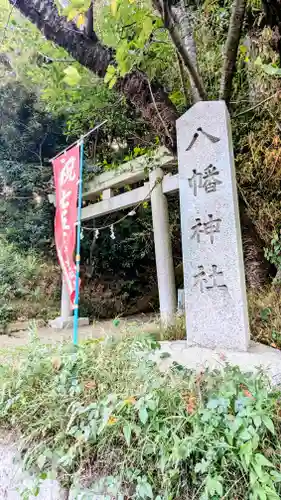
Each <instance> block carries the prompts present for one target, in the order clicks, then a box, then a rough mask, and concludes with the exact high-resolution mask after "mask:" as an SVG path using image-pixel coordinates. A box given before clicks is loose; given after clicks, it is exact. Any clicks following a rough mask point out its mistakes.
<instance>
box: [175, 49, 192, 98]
mask: <svg viewBox="0 0 281 500" xmlns="http://www.w3.org/2000/svg"><path fill="white" fill-rule="evenodd" d="M177 58H178V63H179V73H180V79H181V86H182V91H183V93H184V97H185V104H186V105H187V106H188V104H189V94H188V90H187V88H186V83H185V80H186V78H185V74H184V66H183V62H182V58H181V56H180V55H179V53H178V52H177Z"/></svg>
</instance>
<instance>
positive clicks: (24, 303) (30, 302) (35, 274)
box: [0, 238, 59, 330]
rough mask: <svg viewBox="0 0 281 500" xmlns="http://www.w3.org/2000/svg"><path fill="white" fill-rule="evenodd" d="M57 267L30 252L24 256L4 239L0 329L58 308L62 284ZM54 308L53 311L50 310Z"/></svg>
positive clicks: (0, 269)
mask: <svg viewBox="0 0 281 500" xmlns="http://www.w3.org/2000/svg"><path fill="white" fill-rule="evenodd" d="M56 274H58V276H59V273H55V272H54V266H53V265H51V264H49V265H48V264H46V263H43V262H42V261H41V260H40V258H39V257H38V256H37V255H36V254H35V253H33V252H32V251H30V252H29V253H28V254H25V253H22V252H20V251H19V250H18V248H16V247H15V246H14V245H12V244H9V243H7V242H6V240H5V239H4V238H0V276H1V281H0V327H2V330H3V329H4V330H5V329H6V327H7V326H8V324H9V323H10V322H11V321H13V320H16V319H20V318H21V319H28V318H32V317H33V318H34V317H38V316H39V317H41V318H44V316H46V315H48V314H50V310H52V308H53V309H54V308H56V307H57V308H58V305H59V304H58V300H57V299H58V293H59V286H58V285H59V284H58V280H57V279H56V278H55V276H56ZM48 308H50V310H48Z"/></svg>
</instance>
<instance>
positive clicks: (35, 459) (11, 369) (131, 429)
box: [0, 335, 281, 500]
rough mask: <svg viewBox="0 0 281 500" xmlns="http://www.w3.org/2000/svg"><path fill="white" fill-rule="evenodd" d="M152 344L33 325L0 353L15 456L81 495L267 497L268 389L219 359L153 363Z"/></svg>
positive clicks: (276, 463) (276, 477) (2, 394)
mask: <svg viewBox="0 0 281 500" xmlns="http://www.w3.org/2000/svg"><path fill="white" fill-rule="evenodd" d="M158 347H159V345H158V343H157V342H156V341H155V340H154V339H153V337H150V336H148V335H146V336H145V337H137V338H132V337H123V338H120V339H112V338H107V339H106V340H104V341H99V340H95V341H86V342H84V343H83V344H82V345H81V346H80V347H79V348H78V349H73V347H72V346H69V345H66V344H60V345H57V346H46V345H42V344H40V343H39V341H38V339H37V338H36V336H35V337H33V338H32V340H31V343H30V344H29V345H28V346H27V347H26V348H25V349H23V350H22V351H21V353H20V356H19V357H17V362H16V363H13V364H8V365H1V367H0V370H1V377H0V424H1V425H2V426H6V427H7V428H12V429H13V430H16V431H18V432H19V433H20V434H21V435H22V455H23V459H24V464H25V467H26V468H27V469H31V470H33V471H34V472H35V473H36V476H37V479H38V481H43V480H44V479H45V478H46V477H48V476H49V475H51V476H52V477H53V476H54V474H55V475H56V477H58V478H59V480H60V481H61V482H62V484H63V485H66V486H67V487H70V486H71V484H72V485H73V484H74V486H73V487H74V488H75V491H76V493H77V497H78V494H80V493H81V494H83V495H84V496H82V498H95V495H98V494H103V495H104V498H107V497H106V495H111V498H120V499H125V498H128V499H130V498H132V499H138V500H142V499H148V498H152V499H155V500H156V499H157V500H171V499H183V498H184V499H190V500H192V499H198V500H199V499H200V500H206V499H210V500H218V499H222V498H224V499H227V498H228V499H236V500H240V499H251V500H258V499H262V500H264V499H265V500H267V499H268V500H271V499H279V498H280V495H281V489H280V486H279V484H280V483H279V482H280V480H281V474H280V459H279V457H280V453H281V435H280V433H279V427H280V414H279V412H280V410H279V393H278V392H272V391H271V390H270V387H269V384H268V381H267V379H266V378H265V377H264V376H263V375H262V374H257V375H255V376H253V375H251V374H242V373H241V372H240V371H239V370H238V369H237V368H230V367H227V366H226V368H225V370H224V371H217V372H214V373H212V374H211V373H209V372H208V371H206V372H204V373H201V374H199V375H198V374H197V375H196V374H194V373H190V372H188V371H186V370H185V369H184V368H183V367H181V366H179V365H174V366H173V367H172V369H170V370H169V371H167V372H165V373H160V372H159V370H158V368H157V366H156V365H155V363H154V362H153V352H154V350H155V349H157V348H158ZM109 498H110V496H109Z"/></svg>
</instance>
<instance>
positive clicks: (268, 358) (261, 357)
mask: <svg viewBox="0 0 281 500" xmlns="http://www.w3.org/2000/svg"><path fill="white" fill-rule="evenodd" d="M164 353H168V354H169V356H168V357H165V356H163V354H164ZM161 355H162V356H163V357H161ZM155 356H156V359H157V362H158V364H159V366H160V369H161V370H165V369H167V368H168V367H169V366H170V365H171V364H172V363H173V362H176V363H179V364H181V365H183V366H186V367H187V368H189V369H191V370H195V371H197V372H199V371H203V370H204V369H206V368H210V369H211V370H212V369H222V368H223V367H225V366H226V363H229V364H230V365H234V366H239V367H240V368H241V370H242V371H244V372H255V371H258V369H259V368H262V369H263V370H264V371H265V372H266V373H267V374H268V376H269V377H270V379H271V380H272V383H273V384H274V385H275V384H280V383H281V352H280V351H279V350H277V349H273V348H272V347H268V346H265V345H263V344H257V343H255V342H251V343H250V347H249V350H248V351H247V352H238V351H228V350H223V349H221V350H218V349H216V350H212V349H206V348H204V347H198V346H194V345H193V346H189V345H188V344H187V342H186V341H184V340H183V341H182V340H180V341H174V342H161V350H160V351H158V352H156V354H155Z"/></svg>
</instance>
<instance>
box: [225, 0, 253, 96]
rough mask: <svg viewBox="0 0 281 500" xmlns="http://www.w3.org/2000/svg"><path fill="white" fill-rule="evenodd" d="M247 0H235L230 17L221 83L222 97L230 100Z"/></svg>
mask: <svg viewBox="0 0 281 500" xmlns="http://www.w3.org/2000/svg"><path fill="white" fill-rule="evenodd" d="M246 4H247V0H234V3H233V6H232V12H231V17H230V23H229V29H228V35H227V40H226V44H225V56H224V65H223V69H222V77H221V84H220V96H219V97H220V99H223V100H224V101H226V102H229V100H230V97H231V90H232V80H233V76H234V72H235V66H236V59H237V52H238V47H239V41H240V37H241V31H242V27H243V21H244V16H245V9H246Z"/></svg>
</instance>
